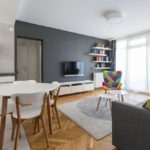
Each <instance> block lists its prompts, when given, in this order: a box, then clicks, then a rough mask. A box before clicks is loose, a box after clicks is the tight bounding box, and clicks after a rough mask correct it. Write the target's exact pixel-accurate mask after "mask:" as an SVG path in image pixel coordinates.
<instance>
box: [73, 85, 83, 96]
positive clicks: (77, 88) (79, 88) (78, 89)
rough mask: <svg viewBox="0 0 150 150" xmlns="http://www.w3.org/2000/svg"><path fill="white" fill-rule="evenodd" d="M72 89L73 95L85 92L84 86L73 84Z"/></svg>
mask: <svg viewBox="0 0 150 150" xmlns="http://www.w3.org/2000/svg"><path fill="white" fill-rule="evenodd" d="M70 89H71V90H70V91H71V94H73V93H79V92H83V84H72V85H71V87H70Z"/></svg>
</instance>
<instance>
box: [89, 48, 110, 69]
mask: <svg viewBox="0 0 150 150" xmlns="http://www.w3.org/2000/svg"><path fill="white" fill-rule="evenodd" d="M111 51H112V49H111V48H109V47H92V52H91V53H89V55H90V56H92V57H93V62H94V63H95V67H93V69H96V70H105V69H106V70H107V69H108V70H110V69H111V60H110V57H111ZM94 57H95V58H94Z"/></svg>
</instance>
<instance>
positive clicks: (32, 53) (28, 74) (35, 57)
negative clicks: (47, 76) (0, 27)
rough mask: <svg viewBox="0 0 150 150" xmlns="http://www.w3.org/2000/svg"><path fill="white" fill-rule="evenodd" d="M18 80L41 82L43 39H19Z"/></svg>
mask: <svg viewBox="0 0 150 150" xmlns="http://www.w3.org/2000/svg"><path fill="white" fill-rule="evenodd" d="M17 73H18V75H17V80H36V81H37V82H41V41H37V40H29V39H22V38H18V39H17Z"/></svg>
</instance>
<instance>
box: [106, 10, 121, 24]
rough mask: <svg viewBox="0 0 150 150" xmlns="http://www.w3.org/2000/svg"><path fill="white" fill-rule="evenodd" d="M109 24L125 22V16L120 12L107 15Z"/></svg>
mask: <svg viewBox="0 0 150 150" xmlns="http://www.w3.org/2000/svg"><path fill="white" fill-rule="evenodd" d="M105 18H106V20H107V22H108V23H109V24H111V25H113V24H118V23H121V22H123V16H122V14H121V13H120V12H117V11H111V12H107V13H106V14H105Z"/></svg>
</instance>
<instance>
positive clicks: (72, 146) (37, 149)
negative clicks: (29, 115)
mask: <svg viewBox="0 0 150 150" xmlns="http://www.w3.org/2000/svg"><path fill="white" fill-rule="evenodd" d="M99 92H101V91H100V90H97V91H95V92H87V93H82V94H75V95H70V96H63V97H59V99H58V104H63V103H68V102H71V101H75V100H79V99H84V98H87V97H90V96H94V95H96V94H98V93H99ZM59 116H60V120H61V126H62V128H61V129H58V124H57V121H56V119H55V118H53V135H50V134H49V143H50V148H49V150H116V149H115V147H114V146H112V144H111V136H108V137H106V138H104V139H102V140H100V141H96V140H94V139H93V138H92V137H91V136H90V135H88V134H87V133H86V132H85V131H84V130H83V129H81V128H80V127H79V126H77V125H76V124H75V123H74V122H72V121H71V120H70V119H68V118H67V117H66V116H65V115H63V114H62V113H61V112H59ZM24 128H25V131H26V135H27V138H28V140H29V143H30V146H31V150H44V149H46V142H45V138H44V134H43V130H42V128H41V130H40V132H39V133H37V134H35V135H33V134H32V133H33V123H32V120H30V121H27V122H25V123H24ZM47 130H48V128H47Z"/></svg>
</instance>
